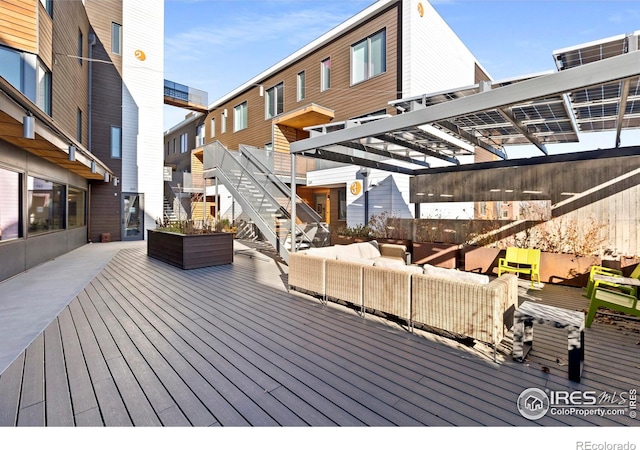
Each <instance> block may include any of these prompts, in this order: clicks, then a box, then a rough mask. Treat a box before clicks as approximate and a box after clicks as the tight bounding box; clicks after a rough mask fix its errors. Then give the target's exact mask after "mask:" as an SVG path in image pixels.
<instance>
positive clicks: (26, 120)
mask: <svg viewBox="0 0 640 450" xmlns="http://www.w3.org/2000/svg"><path fill="white" fill-rule="evenodd" d="M22 137H23V138H25V139H35V138H36V119H35V118H34V117H33V116H32V115H31V114H29V115H28V116H24V117H23V118H22Z"/></svg>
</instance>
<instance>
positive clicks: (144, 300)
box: [0, 241, 640, 426]
mask: <svg viewBox="0 0 640 450" xmlns="http://www.w3.org/2000/svg"><path fill="white" fill-rule="evenodd" d="M117 244H119V245H118V246H117V247H113V248H114V249H115V251H113V254H109V255H108V259H107V261H106V262H105V263H104V264H101V265H99V267H97V268H96V269H95V276H93V277H92V278H90V279H89V281H88V282H87V284H86V286H84V288H81V289H80V290H79V291H77V292H75V291H69V292H67V295H68V296H69V300H68V305H67V306H66V307H64V308H63V309H62V310H61V311H60V313H59V314H54V315H53V316H52V317H51V322H50V323H49V324H48V325H47V326H45V327H44V330H43V332H41V333H39V334H36V335H34V336H33V339H32V342H31V343H30V344H29V345H28V346H26V349H24V350H18V351H17V353H16V355H17V357H16V358H15V360H14V361H13V362H12V363H11V364H10V365H8V367H7V368H6V369H5V370H2V371H1V372H0V425H2V426H14V425H19V426H27V425H36V426H43V425H46V426H81V425H89V426H131V425H135V426H172V425H173V426H176V425H177V426H211V425H213V426H218V425H222V426H246V425H253V426H277V425H280V426H336V425H341V426H367V425H368V426H390V425H401V426H426V425H430V426H451V425H456V426H478V425H480V426H531V425H546V426H564V425H569V426H580V425H586V426H594V425H600V426H614V425H633V424H636V421H635V419H631V418H629V417H628V415H627V416H613V415H611V416H609V415H607V416H603V417H599V416H595V415H585V416H552V415H547V416H545V417H543V418H541V419H539V420H536V421H535V422H533V421H531V420H529V419H526V418H525V417H523V416H522V415H521V414H520V413H519V412H518V409H517V407H516V403H517V399H518V396H519V395H520V394H521V393H522V392H523V391H524V390H525V389H528V388H532V387H537V388H540V389H545V388H549V389H555V390H567V389H570V390H574V389H582V390H595V391H598V392H609V393H612V392H623V391H627V390H628V389H630V388H631V387H632V386H631V385H630V384H629V383H630V379H629V374H630V373H633V372H634V370H635V366H636V365H637V361H638V356H640V348H639V346H638V345H637V342H638V340H639V338H640V335H639V334H638V333H637V332H638V331H640V327H638V326H637V325H635V324H634V323H632V322H624V321H620V320H619V319H618V318H614V319H613V320H608V321H605V320H602V316H599V317H597V318H596V320H595V321H594V324H593V326H592V327H591V328H588V329H585V330H584V331H585V342H586V345H585V352H584V368H583V371H582V374H581V379H580V383H579V384H577V383H576V382H573V381H570V380H568V378H567V366H566V364H567V362H566V360H565V359H564V358H563V357H560V358H558V355H562V353H564V352H566V351H567V350H566V349H567V347H566V345H567V336H566V334H563V333H562V330H556V329H555V328H553V327H540V328H539V329H538V328H536V337H535V348H534V351H532V352H531V353H530V354H529V355H528V356H527V358H526V359H525V361H524V362H522V363H520V362H516V361H513V360H512V339H513V336H512V331H509V332H507V333H506V335H505V338H504V339H503V341H502V342H501V343H500V345H499V346H498V349H497V350H498V358H497V360H496V361H494V359H493V355H492V353H493V349H491V348H490V347H488V346H486V345H483V344H482V343H474V344H473V345H470V344H468V343H462V342H459V341H456V340H453V339H448V338H445V337H442V336H439V335H437V334H433V333H429V332H426V331H423V330H420V329H415V330H414V333H407V332H406V329H405V328H404V327H402V326H400V325H399V324H397V323H395V322H393V321H389V320H386V319H384V318H382V317H379V316H375V315H368V316H367V317H366V318H362V317H360V316H359V315H358V314H356V313H355V312H354V310H353V309H351V308H347V307H344V306H342V305H340V304H338V303H333V302H331V303H329V304H326V305H325V304H323V303H321V302H319V301H317V299H315V298H313V297H310V296H308V295H306V294H301V293H298V292H296V291H291V292H289V293H288V292H287V289H286V286H287V282H288V280H287V277H288V270H289V269H288V268H287V266H286V265H285V264H283V263H282V262H280V261H278V260H277V259H276V258H268V257H266V253H263V256H264V257H260V258H256V257H251V256H245V255H244V254H242V253H238V254H237V257H236V258H235V261H234V264H229V265H221V266H213V267H206V268H201V269H193V270H189V271H184V270H181V269H179V268H177V267H174V266H171V265H169V264H165V263H163V262H161V261H158V260H155V259H153V258H150V257H148V256H147V254H146V249H145V247H144V245H143V244H142V243H130V244H126V245H125V244H122V243H117ZM114 245H116V244H114V243H109V244H94V245H92V246H85V247H84V248H83V249H82V250H83V251H85V252H86V257H87V258H90V256H91V253H90V252H98V251H102V249H105V248H106V249H110V248H112V246H114ZM234 245H235V247H236V250H241V249H248V248H249V247H246V246H243V245H242V243H241V242H238V241H235V242H234ZM74 253H75V252H71V254H70V255H69V257H71V258H73V257H74ZM84 265H85V266H87V264H86V263H85V264H84ZM373 268H375V266H373ZM62 269H63V268H61V267H60V266H59V265H58V266H56V265H55V264H51V265H50V266H44V267H41V268H38V270H37V271H35V272H33V273H25V274H22V275H20V277H21V279H20V280H16V282H18V281H19V282H20V285H22V286H24V287H25V288H26V287H33V288H34V289H41V288H40V287H38V284H39V283H42V282H46V280H47V279H51V278H52V277H59V276H60V275H59V274H57V273H56V270H62ZM41 271H42V272H41ZM34 276H37V278H33V277H34ZM514 278H515V277H514ZM527 284H528V283H526V282H524V280H521V281H520V282H519V285H518V297H519V302H522V301H530V302H535V303H540V304H549V305H552V306H559V307H563V308H568V309H572V310H578V311H579V310H583V311H584V310H585V309H586V308H587V306H588V300H586V299H585V298H584V297H582V296H581V291H580V289H576V288H572V287H566V286H557V285H545V286H544V287H543V288H542V289H536V290H529V289H528V287H527ZM0 289H2V284H0ZM55 294H57V292H54V291H52V290H51V289H49V295H50V296H54V295H55ZM25 307H28V305H25ZM595 343H597V345H595ZM565 354H566V353H565ZM45 362H46V364H45Z"/></svg>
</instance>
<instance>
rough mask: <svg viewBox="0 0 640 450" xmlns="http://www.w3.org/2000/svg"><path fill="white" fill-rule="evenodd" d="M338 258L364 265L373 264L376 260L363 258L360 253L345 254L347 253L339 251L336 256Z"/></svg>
mask: <svg viewBox="0 0 640 450" xmlns="http://www.w3.org/2000/svg"><path fill="white" fill-rule="evenodd" d="M336 259H337V260H338V261H348V262H353V263H358V264H362V265H363V266H373V265H374V260H373V259H367V258H361V257H360V256H358V255H345V254H342V253H339V254H338V255H337V256H336Z"/></svg>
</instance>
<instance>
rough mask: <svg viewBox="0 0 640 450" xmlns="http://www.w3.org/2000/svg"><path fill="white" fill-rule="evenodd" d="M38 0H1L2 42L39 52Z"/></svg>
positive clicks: (0, 24)
mask: <svg viewBox="0 0 640 450" xmlns="http://www.w3.org/2000/svg"><path fill="white" fill-rule="evenodd" d="M39 3H40V2H39V1H38V0H0V30H2V31H1V32H0V44H2V45H6V46H7V47H12V48H15V49H17V50H22V51H25V52H29V53H37V52H38V35H37V31H38V30H37V12H38V9H37V6H38V4H39Z"/></svg>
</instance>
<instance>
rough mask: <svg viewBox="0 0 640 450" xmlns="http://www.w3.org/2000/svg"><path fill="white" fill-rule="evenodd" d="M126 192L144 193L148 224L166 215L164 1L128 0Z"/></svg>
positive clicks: (125, 29)
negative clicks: (163, 203) (164, 173)
mask: <svg viewBox="0 0 640 450" xmlns="http://www.w3.org/2000/svg"><path fill="white" fill-rule="evenodd" d="M122 16H123V26H122V33H123V55H122V60H123V81H124V87H123V93H122V101H123V127H122V140H123V157H122V164H123V174H122V189H123V191H129V192H139V193H141V194H144V208H145V228H146V229H152V228H155V220H156V219H157V218H160V217H162V212H163V211H162V196H163V181H162V180H163V178H162V167H163V109H164V94H163V92H164V36H163V35H164V4H163V2H159V1H157V0H135V1H134V0H123V12H122Z"/></svg>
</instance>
